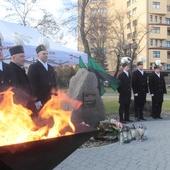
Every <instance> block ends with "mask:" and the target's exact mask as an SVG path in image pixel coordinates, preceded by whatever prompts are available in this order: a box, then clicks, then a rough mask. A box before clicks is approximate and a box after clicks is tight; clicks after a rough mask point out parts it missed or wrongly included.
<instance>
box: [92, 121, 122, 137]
mask: <svg viewBox="0 0 170 170" xmlns="http://www.w3.org/2000/svg"><path fill="white" fill-rule="evenodd" d="M98 130H99V132H98V133H97V134H96V135H95V136H94V138H95V139H100V140H115V139H117V138H118V135H119V128H118V127H117V125H116V123H113V122H111V121H109V120H104V121H100V124H99V125H98Z"/></svg>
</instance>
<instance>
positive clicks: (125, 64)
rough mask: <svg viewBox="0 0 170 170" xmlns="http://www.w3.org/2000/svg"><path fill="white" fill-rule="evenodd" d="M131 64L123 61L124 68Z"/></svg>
mask: <svg viewBox="0 0 170 170" xmlns="http://www.w3.org/2000/svg"><path fill="white" fill-rule="evenodd" d="M129 65H130V64H129V63H128V62H126V63H123V64H122V67H123V68H124V67H126V66H129Z"/></svg>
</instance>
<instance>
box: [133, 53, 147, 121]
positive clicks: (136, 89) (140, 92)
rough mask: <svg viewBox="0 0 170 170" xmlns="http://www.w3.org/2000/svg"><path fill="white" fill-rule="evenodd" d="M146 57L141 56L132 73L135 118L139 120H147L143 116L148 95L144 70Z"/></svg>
mask: <svg viewBox="0 0 170 170" xmlns="http://www.w3.org/2000/svg"><path fill="white" fill-rule="evenodd" d="M144 61H145V58H144V57H143V56H140V57H139V62H138V63H137V70H135V71H134V72H133V73H132V89H133V93H134V106H135V118H136V120H137V121H139V120H140V119H141V120H146V119H145V118H144V117H143V109H144V105H145V103H146V95H147V93H148V84H147V75H146V73H145V72H144V70H143V62H144Z"/></svg>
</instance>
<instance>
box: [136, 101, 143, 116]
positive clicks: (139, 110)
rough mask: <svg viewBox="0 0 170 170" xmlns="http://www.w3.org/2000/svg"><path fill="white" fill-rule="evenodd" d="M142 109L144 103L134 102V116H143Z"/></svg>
mask: <svg viewBox="0 0 170 170" xmlns="http://www.w3.org/2000/svg"><path fill="white" fill-rule="evenodd" d="M143 109H144V103H136V102H135V117H136V118H143Z"/></svg>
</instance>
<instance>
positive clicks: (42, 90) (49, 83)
mask: <svg viewBox="0 0 170 170" xmlns="http://www.w3.org/2000/svg"><path fill="white" fill-rule="evenodd" d="M28 78H29V81H30V84H31V88H32V92H33V95H34V96H35V97H36V100H37V101H41V103H42V104H44V103H46V102H47V101H48V100H49V99H50V96H51V94H50V93H51V89H52V88H54V87H55V88H56V86H57V83H56V79H55V74H54V69H53V67H52V66H51V65H49V64H48V71H47V70H46V69H45V67H44V66H43V65H42V63H41V62H40V61H37V62H36V63H34V64H31V65H30V67H29V69H28Z"/></svg>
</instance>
